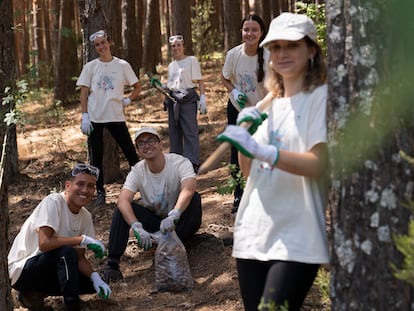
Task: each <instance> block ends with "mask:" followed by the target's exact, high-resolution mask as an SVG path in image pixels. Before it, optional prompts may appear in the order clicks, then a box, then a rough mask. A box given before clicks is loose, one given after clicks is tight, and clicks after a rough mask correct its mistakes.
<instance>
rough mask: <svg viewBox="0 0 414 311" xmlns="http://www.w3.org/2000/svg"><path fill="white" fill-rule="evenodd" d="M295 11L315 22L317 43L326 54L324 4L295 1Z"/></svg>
mask: <svg viewBox="0 0 414 311" xmlns="http://www.w3.org/2000/svg"><path fill="white" fill-rule="evenodd" d="M295 5H296V13H300V14H306V15H307V16H309V17H310V18H311V19H312V20H313V21H314V22H315V24H316V29H317V30H318V44H319V46H320V47H321V49H322V51H323V53H324V55H325V56H326V55H327V50H328V48H327V44H326V18H325V4H324V3H320V4H316V3H304V2H296V3H295Z"/></svg>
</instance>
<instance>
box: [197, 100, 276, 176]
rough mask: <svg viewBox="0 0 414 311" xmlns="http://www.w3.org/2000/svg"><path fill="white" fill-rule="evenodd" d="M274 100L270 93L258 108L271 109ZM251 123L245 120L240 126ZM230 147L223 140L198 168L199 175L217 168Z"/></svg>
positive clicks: (246, 125)
mask: <svg viewBox="0 0 414 311" xmlns="http://www.w3.org/2000/svg"><path fill="white" fill-rule="evenodd" d="M272 100H273V94H272V93H268V94H267V95H266V96H265V97H264V98H263V99H262V100H261V101H259V102H258V103H257V104H256V107H257V109H259V111H260V112H265V111H266V110H268V109H269V107H270V105H271V103H272ZM250 125H251V122H243V123H242V124H240V126H241V127H244V128H249V127H250ZM230 147H231V144H230V143H229V142H227V141H225V142H222V143H221V144H220V146H218V148H217V149H216V150H215V151H214V152H213V153H212V154H210V156H209V157H208V158H207V159H206V160H205V161H204V162H203V163H202V164H201V166H200V168H199V169H198V175H201V174H204V173H207V172H208V171H210V170H212V169H213V168H215V167H216V165H217V164H218V163H219V162H220V160H221V159H222V158H223V156H224V154H225V153H226V151H227V150H228V149H229V148H230Z"/></svg>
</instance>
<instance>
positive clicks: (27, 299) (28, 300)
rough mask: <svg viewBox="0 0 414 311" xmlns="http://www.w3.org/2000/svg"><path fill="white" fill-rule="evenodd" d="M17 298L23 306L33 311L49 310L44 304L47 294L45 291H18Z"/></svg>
mask: <svg viewBox="0 0 414 311" xmlns="http://www.w3.org/2000/svg"><path fill="white" fill-rule="evenodd" d="M16 298H17V300H18V301H19V302H20V304H21V305H22V306H23V307H25V308H27V309H29V310H32V311H45V310H48V309H47V308H46V307H45V305H44V298H45V296H44V294H43V293H40V292H34V291H30V292H29V291H28V292H18V293H17V296H16ZM49 310H50V309H49Z"/></svg>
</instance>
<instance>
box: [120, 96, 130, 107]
mask: <svg viewBox="0 0 414 311" xmlns="http://www.w3.org/2000/svg"><path fill="white" fill-rule="evenodd" d="M121 101H122V105H124V107H125V106H128V105H129V104H131V98H129V97H124V98H122V100H121Z"/></svg>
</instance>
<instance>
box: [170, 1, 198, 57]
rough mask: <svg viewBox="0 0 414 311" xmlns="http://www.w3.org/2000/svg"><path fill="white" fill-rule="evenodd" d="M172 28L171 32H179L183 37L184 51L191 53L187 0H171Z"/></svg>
mask: <svg viewBox="0 0 414 311" xmlns="http://www.w3.org/2000/svg"><path fill="white" fill-rule="evenodd" d="M171 11H172V15H171V18H172V22H173V23H172V28H171V34H172V35H176V34H181V35H183V37H184V44H185V52H186V54H187V55H193V53H194V51H193V40H192V32H191V5H189V3H188V2H187V1H172V2H171Z"/></svg>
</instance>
